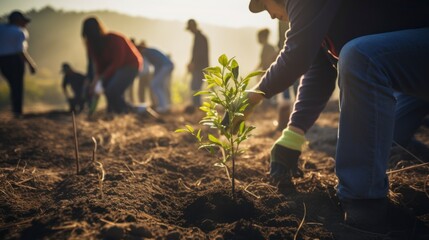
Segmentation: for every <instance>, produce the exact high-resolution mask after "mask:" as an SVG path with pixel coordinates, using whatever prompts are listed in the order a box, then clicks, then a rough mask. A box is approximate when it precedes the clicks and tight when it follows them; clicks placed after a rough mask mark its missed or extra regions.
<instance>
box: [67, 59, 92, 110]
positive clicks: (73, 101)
mask: <svg viewBox="0 0 429 240" xmlns="http://www.w3.org/2000/svg"><path fill="white" fill-rule="evenodd" d="M61 72H62V73H63V74H64V77H63V83H62V88H63V93H64V96H65V97H66V99H67V102H68V103H69V106H70V112H75V113H80V112H82V110H83V109H84V106H85V100H86V96H85V95H86V91H85V90H86V86H87V85H88V80H87V77H86V76H84V75H83V74H81V73H79V72H76V71H75V70H73V68H72V67H71V66H70V64H68V63H63V64H62V67H61ZM68 86H70V88H71V90H72V92H73V96H71V94H70V92H69V90H68Z"/></svg>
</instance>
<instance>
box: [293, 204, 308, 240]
mask: <svg viewBox="0 0 429 240" xmlns="http://www.w3.org/2000/svg"><path fill="white" fill-rule="evenodd" d="M302 205H304V216H303V217H302V220H301V223H300V224H299V226H298V229H296V233H295V235H294V236H293V239H294V240H296V239H297V237H298V233H299V230H300V229H301V228H302V226H303V225H304V221H305V217H306V216H307V208H306V207H305V203H302Z"/></svg>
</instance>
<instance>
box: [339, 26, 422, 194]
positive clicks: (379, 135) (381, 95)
mask: <svg viewBox="0 0 429 240" xmlns="http://www.w3.org/2000/svg"><path fill="white" fill-rule="evenodd" d="M428 39H429V28H421V29H412V30H403V31H397V32H389V33H383V34H375V35H368V36H363V37H359V38H356V39H354V40H352V41H350V42H349V43H347V44H346V45H345V46H344V47H343V49H342V50H341V53H340V60H339V63H338V65H339V84H340V94H341V95H340V123H339V129H338V145H337V153H336V168H335V171H336V174H337V176H338V180H339V183H338V196H339V197H340V199H341V198H345V199H377V198H383V197H386V196H387V193H388V187H389V184H388V177H387V175H386V170H387V163H388V158H389V150H390V147H391V144H392V139H393V131H394V122H395V109H396V98H395V96H394V91H398V92H402V93H405V94H407V95H410V96H413V97H416V98H419V99H422V100H429V94H428V93H429V71H428V67H429V41H428ZM403 124H406V123H403Z"/></svg>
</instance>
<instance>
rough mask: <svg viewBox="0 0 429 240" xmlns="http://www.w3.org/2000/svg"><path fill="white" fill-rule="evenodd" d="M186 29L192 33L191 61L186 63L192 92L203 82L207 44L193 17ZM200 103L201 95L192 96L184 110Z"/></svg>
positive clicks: (191, 110)
mask: <svg viewBox="0 0 429 240" xmlns="http://www.w3.org/2000/svg"><path fill="white" fill-rule="evenodd" d="M186 30H188V31H190V32H191V33H192V34H194V43H193V47H192V56H191V61H190V62H189V63H188V72H190V73H191V75H192V79H191V91H192V94H194V93H196V92H198V91H200V90H201V86H202V84H203V79H204V73H203V69H204V68H206V67H208V66H209V44H208V40H207V37H206V36H205V35H204V34H203V33H202V32H201V30H200V29H199V28H198V26H197V22H196V21H195V20H194V19H189V20H188V23H187V27H186ZM200 105H201V97H200V96H193V97H192V105H190V106H188V107H187V108H186V110H185V111H186V112H189V113H191V112H193V111H194V110H195V109H197V108H199V107H200Z"/></svg>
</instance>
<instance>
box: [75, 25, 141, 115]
mask: <svg viewBox="0 0 429 240" xmlns="http://www.w3.org/2000/svg"><path fill="white" fill-rule="evenodd" d="M82 37H83V39H84V40H85V45H86V50H87V53H88V54H87V55H88V57H89V61H90V62H92V63H93V64H92V65H93V66H94V70H95V71H94V72H95V78H94V79H95V80H94V81H93V82H92V85H91V89H92V92H94V91H95V90H97V92H98V93H100V92H101V89H103V91H104V95H105V96H106V99H107V111H108V112H113V113H127V112H128V111H129V110H130V105H129V104H128V103H127V102H125V99H124V92H125V90H126V89H127V88H128V87H129V86H130V85H131V84H132V82H133V81H134V78H135V77H136V76H137V73H138V71H139V69H140V68H141V66H142V63H143V59H142V56H141V54H140V53H139V51H138V50H137V48H136V47H135V46H134V44H133V43H132V42H131V41H130V40H129V39H127V38H126V37H125V36H123V35H122V34H120V33H115V32H107V31H106V29H105V28H104V26H103V25H102V24H101V22H100V21H99V20H98V19H97V18H95V17H89V18H87V19H85V21H84V22H83V25H82ZM97 84H98V85H99V86H102V88H101V87H97V88H96V86H97ZM100 84H101V85H100Z"/></svg>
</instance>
